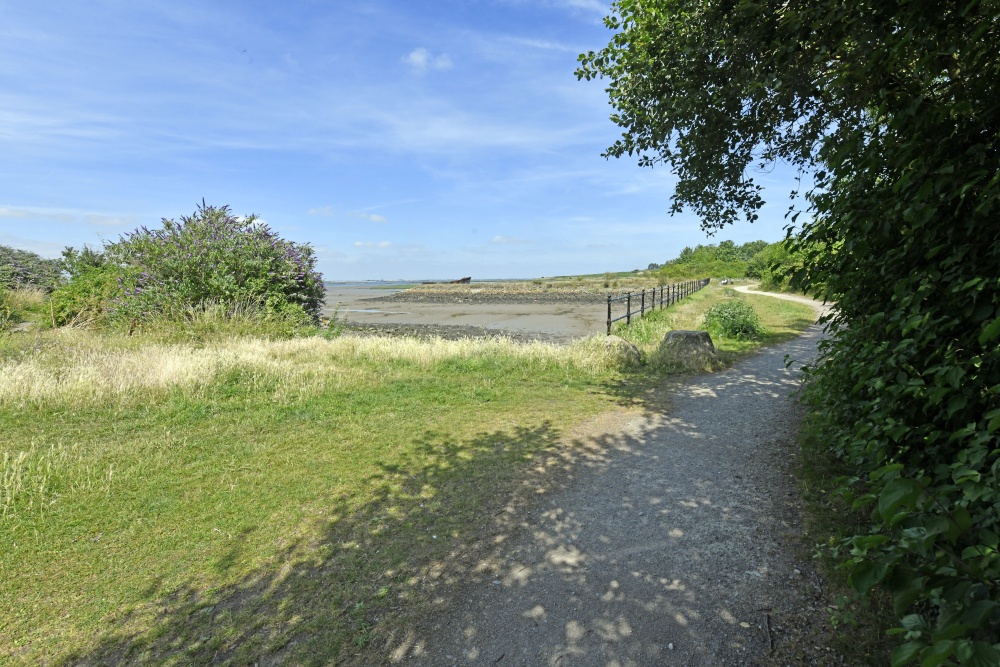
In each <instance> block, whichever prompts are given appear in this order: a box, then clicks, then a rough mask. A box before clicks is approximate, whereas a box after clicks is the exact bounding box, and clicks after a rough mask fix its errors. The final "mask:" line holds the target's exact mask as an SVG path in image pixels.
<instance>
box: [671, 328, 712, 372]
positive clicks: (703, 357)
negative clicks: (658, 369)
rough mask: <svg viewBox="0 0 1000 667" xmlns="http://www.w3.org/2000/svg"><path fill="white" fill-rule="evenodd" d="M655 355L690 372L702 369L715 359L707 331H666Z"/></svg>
mask: <svg viewBox="0 0 1000 667" xmlns="http://www.w3.org/2000/svg"><path fill="white" fill-rule="evenodd" d="M657 355H658V356H659V357H660V358H661V360H662V361H664V362H666V363H670V364H677V365H679V366H682V367H684V368H688V369H691V370H697V369H702V368H704V367H705V366H706V365H707V364H708V363H710V362H712V361H715V360H716V358H717V357H716V354H715V345H714V344H713V343H712V337H711V336H709V335H708V332H707V331H668V332H667V335H666V336H664V337H663V341H662V342H661V343H660V348H659V350H658V352H657Z"/></svg>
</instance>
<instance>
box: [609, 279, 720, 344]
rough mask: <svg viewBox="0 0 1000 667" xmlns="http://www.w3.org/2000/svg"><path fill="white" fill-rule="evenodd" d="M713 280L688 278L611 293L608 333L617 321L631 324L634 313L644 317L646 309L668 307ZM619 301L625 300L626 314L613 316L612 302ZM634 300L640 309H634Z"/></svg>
mask: <svg viewBox="0 0 1000 667" xmlns="http://www.w3.org/2000/svg"><path fill="white" fill-rule="evenodd" d="M711 280H712V279H711V278H702V279H701V280H688V281H686V282H683V283H674V284H673V285H661V286H659V287H654V288H653V289H650V290H645V289H644V290H642V291H641V292H626V293H625V294H622V295H621V296H611V295H610V294H609V295H608V335H609V336H610V335H611V325H612V324H614V323H615V322H618V321H619V320H625V323H626V324H630V323H631V322H632V316H633V315H638V316H639V317H644V316H645V315H646V311H652V310H655V309H657V308H666V307H667V306H669V305H671V304H674V303H677V302H678V301H680V300H681V299H683V298H684V297H686V296H688V295H690V294H693V293H695V292H697V291H698V290H700V289H701V288H702V287H704V286H705V285H707V284H708V283H709V282H711ZM619 301H624V302H625V314H624V315H620V316H618V317H612V304H614V303H617V302H619ZM633 302H636V303H637V304H638V306H639V309H638V310H632V304H633Z"/></svg>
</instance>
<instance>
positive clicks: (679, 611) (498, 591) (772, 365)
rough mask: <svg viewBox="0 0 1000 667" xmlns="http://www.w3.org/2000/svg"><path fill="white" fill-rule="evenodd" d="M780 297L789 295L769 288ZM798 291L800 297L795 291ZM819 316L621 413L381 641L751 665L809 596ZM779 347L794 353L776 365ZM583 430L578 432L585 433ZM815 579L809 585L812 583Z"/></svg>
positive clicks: (515, 660)
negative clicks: (407, 622)
mask: <svg viewBox="0 0 1000 667" xmlns="http://www.w3.org/2000/svg"><path fill="white" fill-rule="evenodd" d="M776 296H779V298H787V297H791V296H793V295H776ZM793 300H798V299H793ZM820 336H821V329H820V327H819V326H818V325H814V326H813V327H810V328H809V329H808V330H807V331H806V332H805V333H804V335H802V336H801V337H799V338H797V339H795V340H793V341H790V342H787V343H785V344H782V345H779V346H775V347H772V348H768V349H765V350H763V351H762V352H761V353H759V354H757V355H755V356H753V357H751V358H748V359H746V360H744V361H742V362H741V363H739V364H737V365H736V366H734V367H732V368H730V369H728V370H726V371H724V372H720V373H716V374H711V375H701V376H697V377H694V378H691V379H689V380H687V381H685V382H683V383H681V384H679V386H674V387H672V388H671V389H670V390H669V394H670V399H669V400H670V409H669V410H668V411H667V412H666V413H665V414H664V413H662V412H661V411H659V410H654V409H650V410H648V411H646V412H644V413H641V414H635V413H625V414H626V415H627V416H626V417H624V419H625V423H624V424H620V425H619V426H620V427H621V428H620V430H619V431H618V432H617V433H616V434H614V435H611V436H608V435H603V436H601V435H596V434H595V435H583V436H581V437H580V438H579V442H578V443H577V444H578V445H579V446H586V445H588V444H591V445H593V444H594V443H595V442H596V443H597V444H599V445H600V448H601V451H602V452H603V454H602V455H601V456H599V457H594V458H592V459H591V460H589V461H588V462H586V463H584V464H582V465H578V468H577V469H576V470H575V471H574V472H573V475H572V480H571V481H570V483H569V484H567V485H565V486H564V487H563V488H562V489H561V490H559V491H557V492H555V493H553V494H552V495H551V497H547V496H542V498H547V499H544V500H540V501H539V502H538V503H537V504H536V507H535V508H534V509H533V510H531V511H530V512H528V513H526V514H525V515H524V516H522V517H520V521H521V525H520V528H519V530H518V531H516V532H515V533H514V534H513V535H512V536H511V537H510V539H508V540H506V541H505V542H504V543H503V544H502V545H501V547H500V550H499V552H498V553H497V554H496V555H495V557H493V558H492V559H489V560H485V559H484V560H483V562H482V563H480V564H479V566H478V567H473V568H470V572H474V573H476V574H475V575H474V576H470V577H469V578H468V579H467V580H466V582H465V584H463V585H462V586H460V587H456V588H454V589H453V590H451V591H448V592H442V597H441V598H440V600H439V602H440V612H441V613H440V614H439V615H436V616H434V617H433V618H429V619H425V620H424V621H423V622H422V623H419V624H417V626H416V627H413V628H411V630H410V631H409V632H408V633H407V635H406V637H404V638H400V640H399V641H398V642H397V643H396V645H395V646H394V647H391V656H390V661H391V662H392V663H396V664H404V665H433V666H439V665H491V666H492V665H501V666H507V665H524V666H532V667H535V666H558V667H570V666H591V665H594V666H597V665H600V666H602V667H612V666H614V667H626V666H634V667H639V666H644V665H691V666H700V665H704V666H708V665H752V664H756V663H757V662H758V661H759V660H762V659H764V658H765V657H766V656H767V655H768V654H769V653H770V652H771V651H772V649H773V645H774V643H775V642H778V643H780V642H781V640H782V636H783V628H781V627H779V626H775V625H772V623H771V621H772V619H781V618H788V617H789V616H791V615H794V614H795V613H796V609H799V608H805V607H806V606H807V605H810V604H812V600H813V599H814V598H815V597H816V595H817V586H818V579H814V575H813V574H812V570H811V568H810V566H809V564H808V563H803V562H801V560H798V558H799V557H798V553H799V552H798V550H797V548H796V547H795V544H796V543H797V540H798V539H799V537H800V533H801V528H800V523H801V501H800V499H799V494H798V492H797V490H796V487H795V479H794V476H793V474H792V473H793V470H794V466H795V457H796V452H797V447H796V444H795V440H794V438H795V430H796V427H797V423H798V421H799V419H800V417H801V407H800V406H799V405H798V404H797V403H796V402H795V401H794V400H792V399H790V395H791V394H792V393H793V392H794V391H795V389H796V388H797V387H798V386H799V383H800V380H799V374H798V371H797V366H798V365H799V364H801V363H807V362H809V361H810V360H811V359H812V358H813V357H814V355H815V352H816V343H817V341H818V340H819V338H820ZM786 355H788V356H789V357H790V358H792V359H794V360H795V361H796V363H793V364H792V365H791V367H788V366H787V365H786ZM588 439H589V440H590V442H589V443H588ZM814 582H816V583H814Z"/></svg>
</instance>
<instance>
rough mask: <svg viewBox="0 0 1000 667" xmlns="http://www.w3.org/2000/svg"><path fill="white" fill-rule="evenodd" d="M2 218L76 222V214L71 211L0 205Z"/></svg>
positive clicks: (0, 216)
mask: <svg viewBox="0 0 1000 667" xmlns="http://www.w3.org/2000/svg"><path fill="white" fill-rule="evenodd" d="M0 218H28V219H29V220H50V221H52V222H75V221H76V216H75V215H70V214H69V213H54V212H42V211H33V210H30V209H26V208H7V207H0Z"/></svg>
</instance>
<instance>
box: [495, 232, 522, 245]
mask: <svg viewBox="0 0 1000 667" xmlns="http://www.w3.org/2000/svg"><path fill="white" fill-rule="evenodd" d="M490 243H495V244H498V245H499V244H508V245H523V244H525V243H531V241H529V240H527V239H519V238H517V237H515V236H500V235H499V234H498V235H497V236H494V237H493V238H491V239H490Z"/></svg>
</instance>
